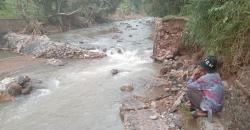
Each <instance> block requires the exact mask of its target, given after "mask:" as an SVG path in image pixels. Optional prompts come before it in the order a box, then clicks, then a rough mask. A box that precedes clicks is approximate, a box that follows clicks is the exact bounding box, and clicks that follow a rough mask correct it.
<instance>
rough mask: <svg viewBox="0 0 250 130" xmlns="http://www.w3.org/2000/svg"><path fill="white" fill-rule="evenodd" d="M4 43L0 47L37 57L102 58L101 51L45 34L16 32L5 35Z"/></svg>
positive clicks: (103, 55)
mask: <svg viewBox="0 0 250 130" xmlns="http://www.w3.org/2000/svg"><path fill="white" fill-rule="evenodd" d="M5 39H6V43H5V44H1V45H0V48H7V49H9V50H12V51H15V52H17V53H22V54H32V55H34V56H35V57H37V58H39V57H42V58H81V59H91V58H102V57H105V56H106V55H105V54H104V53H102V52H93V51H89V50H84V49H82V48H80V47H77V46H74V45H72V44H66V43H61V42H54V41H51V40H50V39H49V38H48V37H47V36H30V35H23V34H16V33H9V34H7V35H5Z"/></svg>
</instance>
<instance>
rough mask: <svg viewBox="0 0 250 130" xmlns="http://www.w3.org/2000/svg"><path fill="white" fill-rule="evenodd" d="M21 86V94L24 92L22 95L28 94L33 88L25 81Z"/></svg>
mask: <svg viewBox="0 0 250 130" xmlns="http://www.w3.org/2000/svg"><path fill="white" fill-rule="evenodd" d="M22 87H23V89H22V94H24V95H27V94H30V92H31V91H32V89H33V86H32V83H31V82H27V83H25V84H24V85H23V86H22Z"/></svg>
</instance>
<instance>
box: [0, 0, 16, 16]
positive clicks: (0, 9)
mask: <svg viewBox="0 0 250 130" xmlns="http://www.w3.org/2000/svg"><path fill="white" fill-rule="evenodd" d="M19 17H20V13H19V12H18V10H17V9H16V1H15V0H0V18H19Z"/></svg>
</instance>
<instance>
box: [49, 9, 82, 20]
mask: <svg viewBox="0 0 250 130" xmlns="http://www.w3.org/2000/svg"><path fill="white" fill-rule="evenodd" d="M80 11H81V9H80V8H79V9H77V10H75V11H73V12H70V13H58V14H55V15H50V16H49V18H51V17H55V16H70V15H74V14H76V13H79V12H80Z"/></svg>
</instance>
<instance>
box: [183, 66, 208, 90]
mask: <svg viewBox="0 0 250 130" xmlns="http://www.w3.org/2000/svg"><path fill="white" fill-rule="evenodd" d="M201 75H202V72H201V71H200V70H199V69H195V70H194V72H193V74H192V76H191V77H190V78H189V80H188V82H187V87H188V88H194V89H202V86H203V84H204V83H205V82H206V80H205V78H204V76H201Z"/></svg>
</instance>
